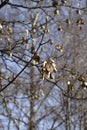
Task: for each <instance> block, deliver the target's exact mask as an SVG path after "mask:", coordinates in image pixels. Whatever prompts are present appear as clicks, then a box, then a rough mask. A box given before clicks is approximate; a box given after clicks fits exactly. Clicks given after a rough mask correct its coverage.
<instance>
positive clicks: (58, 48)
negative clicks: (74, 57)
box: [55, 45, 63, 52]
mask: <svg viewBox="0 0 87 130" xmlns="http://www.w3.org/2000/svg"><path fill="white" fill-rule="evenodd" d="M55 47H56V49H57V50H58V51H60V52H62V51H63V50H62V46H60V45H56V46H55Z"/></svg>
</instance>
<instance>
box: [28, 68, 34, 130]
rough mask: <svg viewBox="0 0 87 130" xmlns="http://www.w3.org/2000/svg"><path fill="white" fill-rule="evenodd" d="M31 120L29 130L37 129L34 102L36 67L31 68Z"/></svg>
mask: <svg viewBox="0 0 87 130" xmlns="http://www.w3.org/2000/svg"><path fill="white" fill-rule="evenodd" d="M30 80H31V84H30V95H31V97H30V120H29V130H35V127H36V124H35V112H34V102H35V85H34V68H33V67H31V69H30Z"/></svg>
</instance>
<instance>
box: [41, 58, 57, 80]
mask: <svg viewBox="0 0 87 130" xmlns="http://www.w3.org/2000/svg"><path fill="white" fill-rule="evenodd" d="M53 71H57V68H56V64H55V62H54V60H52V59H49V60H48V61H44V63H43V80H44V79H46V78H50V77H51V73H52V72H53Z"/></svg>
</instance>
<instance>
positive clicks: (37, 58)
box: [32, 54, 40, 65]
mask: <svg viewBox="0 0 87 130" xmlns="http://www.w3.org/2000/svg"><path fill="white" fill-rule="evenodd" d="M32 62H33V64H34V65H38V64H39V62H40V57H39V56H38V55H37V54H35V55H34V57H33V60H32Z"/></svg>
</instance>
